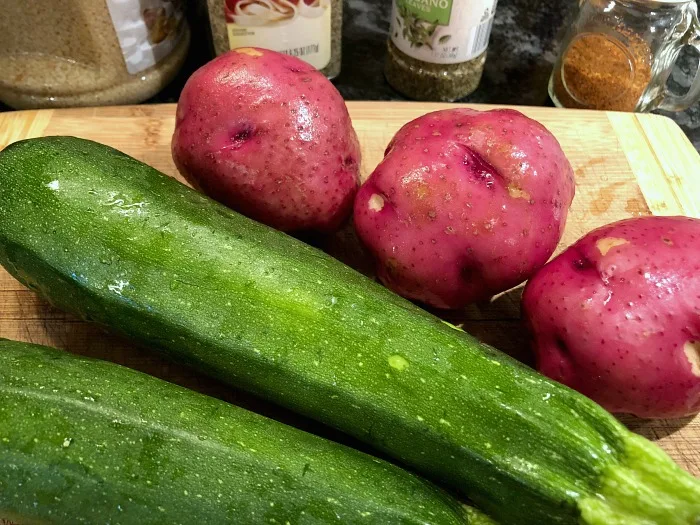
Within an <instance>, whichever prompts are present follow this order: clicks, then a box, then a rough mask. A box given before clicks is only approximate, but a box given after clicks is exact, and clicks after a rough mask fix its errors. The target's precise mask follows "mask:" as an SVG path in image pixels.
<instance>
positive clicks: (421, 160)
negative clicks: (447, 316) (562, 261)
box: [354, 109, 574, 308]
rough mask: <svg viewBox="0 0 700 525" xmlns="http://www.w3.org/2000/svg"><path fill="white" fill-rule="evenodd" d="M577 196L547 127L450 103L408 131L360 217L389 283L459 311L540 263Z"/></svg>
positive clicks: (370, 187) (362, 195)
mask: <svg viewBox="0 0 700 525" xmlns="http://www.w3.org/2000/svg"><path fill="white" fill-rule="evenodd" d="M573 197H574V177H573V172H572V169H571V165H570V164H569V162H568V160H567V159H566V157H565V156H564V153H563V152H562V150H561V147H560V146H559V143H558V142H557V140H556V139H555V138H554V136H553V135H552V134H551V133H550V132H549V131H547V129H546V128H545V127H544V126H542V125H541V124H539V123H538V122H536V121H534V120H532V119H529V118H527V117H526V116H525V115H523V114H522V113H519V112H518V111H514V110H506V109H501V110H494V111H484V112H481V111H475V110H472V109H449V110H444V111H436V112H434V113H429V114H427V115H424V116H422V117H420V118H417V119H415V120H413V121H412V122H409V123H408V124H406V125H405V126H403V128H401V129H400V130H399V132H398V133H397V134H396V136H395V137H394V138H393V140H392V141H391V143H390V144H389V147H388V148H387V150H386V153H385V156H384V160H383V161H382V162H381V163H380V164H379V166H377V169H375V170H374V172H373V173H372V175H371V176H370V177H369V179H368V180H367V181H366V182H365V184H364V185H363V186H362V187H361V188H360V191H359V192H358V194H357V198H356V199H355V210H354V220H355V227H356V228H357V232H358V235H359V237H360V239H361V240H362V241H363V243H364V244H365V245H366V246H367V247H368V249H369V250H370V251H371V252H372V253H373V254H374V255H375V257H376V260H377V273H378V275H379V278H380V279H381V281H382V282H383V283H384V284H385V285H386V286H387V287H389V288H391V289H393V290H394V291H396V292H397V293H399V294H401V295H403V296H405V297H408V298H410V299H415V300H418V301H422V302H424V303H427V304H428V305H431V306H434V307H437V308H460V307H463V306H465V305H466V304H468V303H471V302H475V301H480V300H484V299H488V298H489V297H491V296H492V295H494V294H496V293H499V292H502V291H504V290H507V289H509V288H512V287H513V286H516V285H517V284H519V283H521V282H523V281H524V280H525V279H527V278H528V277H529V276H530V275H532V274H533V273H534V272H535V270H537V269H538V268H539V267H541V266H542V265H543V264H544V263H545V262H546V261H547V259H549V257H550V256H551V255H552V253H553V252H554V249H555V248H556V246H557V243H558V242H559V239H560V238H561V235H562V232H563V231H564V224H565V222H566V216H567V213H568V210H569V206H570V205H571V201H572V199H573Z"/></svg>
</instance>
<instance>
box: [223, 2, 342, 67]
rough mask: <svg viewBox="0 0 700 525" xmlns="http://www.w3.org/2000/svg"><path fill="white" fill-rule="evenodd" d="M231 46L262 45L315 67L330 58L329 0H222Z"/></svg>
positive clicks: (323, 64)
mask: <svg viewBox="0 0 700 525" xmlns="http://www.w3.org/2000/svg"><path fill="white" fill-rule="evenodd" d="M223 2H224V10H225V14H226V26H227V28H228V41H229V46H230V48H231V49H234V48H237V47H264V48H266V49H271V50H273V51H279V52H280V53H286V54H287V55H292V56H295V57H299V58H301V59H302V60H304V61H306V62H308V63H309V64H311V65H312V66H314V67H315V68H316V69H323V68H324V67H326V66H327V65H328V63H329V62H330V61H331V3H330V0H223Z"/></svg>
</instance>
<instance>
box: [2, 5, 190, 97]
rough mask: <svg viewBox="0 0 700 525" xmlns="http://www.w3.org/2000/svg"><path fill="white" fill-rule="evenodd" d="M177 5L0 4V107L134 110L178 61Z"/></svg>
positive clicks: (180, 20)
mask: <svg viewBox="0 0 700 525" xmlns="http://www.w3.org/2000/svg"><path fill="white" fill-rule="evenodd" d="M184 8H185V3H184V0H101V1H96V0H70V1H60V2H56V1H55V0H23V1H21V2H18V1H17V0H0V13H2V14H1V15H0V101H2V102H4V103H5V104H7V105H8V106H11V107H13V108H15V109H30V108H55V107H69V106H98V105H99V106H101V105H111V104H136V103H138V102H142V101H144V100H146V99H148V98H150V97H152V96H153V95H155V94H156V93H158V92H159V91H160V90H161V89H162V88H164V87H165V86H166V85H167V84H168V83H169V82H170V81H171V80H172V79H173V78H174V77H175V75H176V74H177V72H178V71H179V70H180V67H181V66H182V65H183V63H184V62H185V58H186V57H187V51H188V48H189V42H190V30H189V27H188V24H187V20H186V19H185V9H184Z"/></svg>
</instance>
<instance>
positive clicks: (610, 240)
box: [595, 237, 629, 257]
mask: <svg viewBox="0 0 700 525" xmlns="http://www.w3.org/2000/svg"><path fill="white" fill-rule="evenodd" d="M624 244H629V241H628V240H627V239H621V238H619V237H603V238H602V239H598V241H597V242H596V243H595V246H596V248H598V251H599V252H600V254H601V255H602V256H603V257H605V255H606V254H607V253H608V252H609V251H610V250H612V249H613V248H615V247H616V246H622V245H624Z"/></svg>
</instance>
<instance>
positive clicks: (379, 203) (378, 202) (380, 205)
mask: <svg viewBox="0 0 700 525" xmlns="http://www.w3.org/2000/svg"><path fill="white" fill-rule="evenodd" d="M367 206H368V207H369V209H370V210H372V211H382V209H384V198H383V197H382V196H381V195H379V194H378V193H374V194H373V195H372V196H371V197H370V198H369V201H368V202H367Z"/></svg>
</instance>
